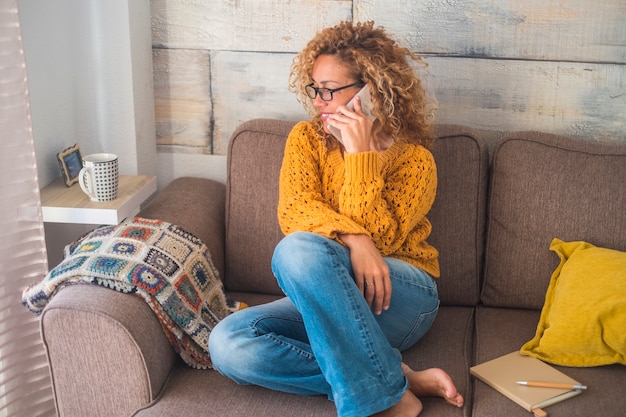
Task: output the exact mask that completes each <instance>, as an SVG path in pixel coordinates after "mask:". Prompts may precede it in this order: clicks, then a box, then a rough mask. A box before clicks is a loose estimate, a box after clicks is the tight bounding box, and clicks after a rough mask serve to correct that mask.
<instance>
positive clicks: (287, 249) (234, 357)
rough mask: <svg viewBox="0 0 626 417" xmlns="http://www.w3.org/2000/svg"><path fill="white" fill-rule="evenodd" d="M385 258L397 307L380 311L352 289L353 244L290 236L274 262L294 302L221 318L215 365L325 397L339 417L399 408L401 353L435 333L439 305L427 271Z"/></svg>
mask: <svg viewBox="0 0 626 417" xmlns="http://www.w3.org/2000/svg"><path fill="white" fill-rule="evenodd" d="M385 261H386V262H387V264H388V265H389V269H390V271H391V281H392V298H391V305H390V308H389V309H388V310H385V311H383V312H382V314H380V315H375V314H373V312H372V310H371V308H370V307H369V306H368V305H367V302H366V301H365V298H364V296H363V294H362V293H361V292H359V289H358V287H357V286H356V284H355V283H354V279H353V277H352V267H351V264H350V253H349V250H348V249H347V248H346V247H344V246H342V245H340V244H339V243H337V242H335V241H333V240H331V239H327V238H325V237H322V236H319V235H316V234H313V233H306V232H298V233H293V234H290V235H288V236H287V237H285V238H284V239H283V240H282V241H281V242H280V243H279V244H278V246H277V247H276V250H275V252H274V257H273V259H272V269H273V271H274V274H275V275H276V277H277V279H278V283H279V285H280V287H281V288H282V289H283V291H284V292H285V294H286V295H287V297H285V298H282V299H280V300H277V301H274V302H271V303H268V304H264V305H259V306H254V307H250V308H247V309H245V310H241V311H239V312H236V313H234V314H231V315H230V316H228V317H226V318H225V319H224V320H222V321H221V322H220V323H219V324H218V325H217V326H216V327H215V328H214V329H213V331H212V332H211V335H210V338H209V350H210V354H211V359H212V362H213V366H214V367H215V369H217V370H218V371H219V372H220V373H222V374H223V375H226V376H228V377H230V378H231V379H233V380H234V381H235V382H237V383H239V384H255V385H260V386H263V387H266V388H270V389H274V390H279V391H285V392H290V393H296V394H301V395H320V394H324V395H327V396H328V398H329V399H331V400H333V401H334V402H335V406H336V408H337V413H338V415H339V416H340V417H346V416H370V415H372V414H375V413H377V412H379V411H382V410H386V409H387V408H389V407H391V406H393V405H394V404H396V403H397V402H398V401H399V400H400V398H401V397H402V395H403V394H404V392H405V390H406V389H407V388H408V382H407V381H406V378H405V377H404V375H403V373H402V369H401V366H400V363H401V356H400V351H402V350H404V349H407V348H409V347H410V346H412V345H413V344H414V343H416V342H417V341H418V340H419V339H420V338H421V337H422V336H423V335H424V334H425V333H426V331H427V330H428V329H429V328H430V326H431V325H432V323H433V321H434V320H435V316H436V315H437V310H438V308H439V299H438V295H437V287H436V284H435V282H434V280H433V279H432V278H431V277H430V276H429V275H428V274H427V273H426V272H424V271H422V270H421V269H419V268H416V267H414V266H412V265H410V264H408V263H406V262H403V261H400V260H398V259H394V258H385ZM251 273H253V272H251Z"/></svg>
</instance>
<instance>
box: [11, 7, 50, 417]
mask: <svg viewBox="0 0 626 417" xmlns="http://www.w3.org/2000/svg"><path fill="white" fill-rule="evenodd" d="M31 126H32V125H31V120H30V107H29V100H28V88H27V82H26V69H25V64H24V53H23V50H22V40H21V36H20V26H19V19H18V10H17V2H16V0H0V416H7V417H8V416H11V417H12V416H16V417H17V416H20V417H22V416H23V417H36V416H53V415H55V410H54V401H53V397H52V390H51V385H50V374H49V371H48V366H47V362H46V358H45V353H44V349H43V346H42V343H41V338H40V334H39V324H38V318H37V317H36V316H35V315H34V314H32V313H30V312H29V311H28V310H27V309H26V308H25V307H24V306H23V305H22V303H21V293H22V290H23V289H24V287H26V286H27V285H29V284H33V283H35V282H37V281H39V280H41V278H43V276H44V275H45V274H46V273H47V269H48V264H47V257H46V246H45V240H44V230H43V222H42V217H41V203H40V199H39V184H38V180H37V166H36V162H35V147H34V144H33V137H32V127H31Z"/></svg>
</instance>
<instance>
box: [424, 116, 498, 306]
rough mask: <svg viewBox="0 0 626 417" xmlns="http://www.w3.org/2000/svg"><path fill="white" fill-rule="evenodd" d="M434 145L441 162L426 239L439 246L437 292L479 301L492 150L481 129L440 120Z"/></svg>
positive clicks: (449, 299)
mask: <svg viewBox="0 0 626 417" xmlns="http://www.w3.org/2000/svg"><path fill="white" fill-rule="evenodd" d="M435 133H436V135H437V141H436V142H435V145H434V147H433V149H432V152H433V156H434V157H435V162H436V163H437V179H438V186H437V197H436V198H435V203H434V204H433V207H432V209H431V211H430V213H429V214H428V219H429V220H430V221H431V223H432V225H433V231H432V234H431V236H430V238H429V239H428V242H429V243H430V244H431V245H433V246H434V247H435V248H437V250H438V251H439V264H440V268H441V278H439V279H438V280H437V285H438V288H439V298H440V300H441V303H442V304H444V305H446V304H447V305H476V304H478V302H479V299H480V278H481V276H482V265H483V255H484V241H485V223H486V205H487V185H488V169H489V151H488V149H487V142H486V140H485V139H484V137H483V136H485V133H486V132H479V131H476V130H472V129H469V128H467V127H463V126H455V125H438V126H436V130H435Z"/></svg>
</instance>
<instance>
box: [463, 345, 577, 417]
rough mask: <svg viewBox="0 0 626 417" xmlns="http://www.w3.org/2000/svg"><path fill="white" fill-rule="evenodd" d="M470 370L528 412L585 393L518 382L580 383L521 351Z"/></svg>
mask: <svg viewBox="0 0 626 417" xmlns="http://www.w3.org/2000/svg"><path fill="white" fill-rule="evenodd" d="M470 373H471V374H472V375H474V376H475V377H477V378H478V379H480V380H482V381H483V382H485V383H486V384H487V385H489V386H491V387H492V388H494V389H496V390H497V391H498V392H500V393H501V394H503V395H505V396H507V397H508V398H510V399H511V400H513V401H515V402H516V403H517V404H519V405H520V406H522V407H524V408H525V409H526V410H528V411H532V410H533V409H536V408H543V407H547V406H549V405H552V404H555V403H558V402H560V401H563V400H566V399H568V398H571V397H573V396H575V395H579V394H580V393H581V392H582V391H578V390H566V389H555V388H539V387H528V386H524V385H519V384H518V383H517V381H545V382H558V383H566V384H580V383H579V382H578V381H576V380H574V379H572V378H570V377H569V376H567V375H565V374H564V373H562V372H560V371H558V370H557V369H556V368H553V367H552V366H550V365H548V364H547V363H545V362H542V361H540V360H539V359H536V358H533V357H531V356H524V355H522V354H520V353H519V352H518V351H515V352H512V353H509V354H507V355H504V356H500V357H499V358H496V359H493V360H490V361H487V362H484V363H481V364H480V365H476V366H473V367H471V368H470Z"/></svg>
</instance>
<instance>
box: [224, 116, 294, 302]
mask: <svg viewBox="0 0 626 417" xmlns="http://www.w3.org/2000/svg"><path fill="white" fill-rule="evenodd" d="M294 124H295V122H287V121H278V120H268V119H256V120H251V121H248V122H245V123H243V124H242V125H241V126H239V128H237V130H235V132H234V133H233V135H232V136H231V139H230V142H229V145H228V164H227V183H226V231H225V232H226V239H225V263H226V275H225V277H224V286H225V288H226V290H227V291H243V292H256V293H261V294H275V295H281V294H282V292H281V290H280V288H279V287H278V284H277V283H276V279H275V278H274V275H273V274H272V269H271V265H270V262H271V259H272V254H273V253H274V247H275V246H276V245H277V244H278V242H279V241H280V239H282V237H283V234H282V232H281V230H280V227H279V225H278V217H277V215H276V210H277V206H278V177H279V174H280V167H281V164H282V159H283V152H284V148H285V142H286V141H287V136H288V135H289V132H290V131H291V128H292V127H293V125H294Z"/></svg>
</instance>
